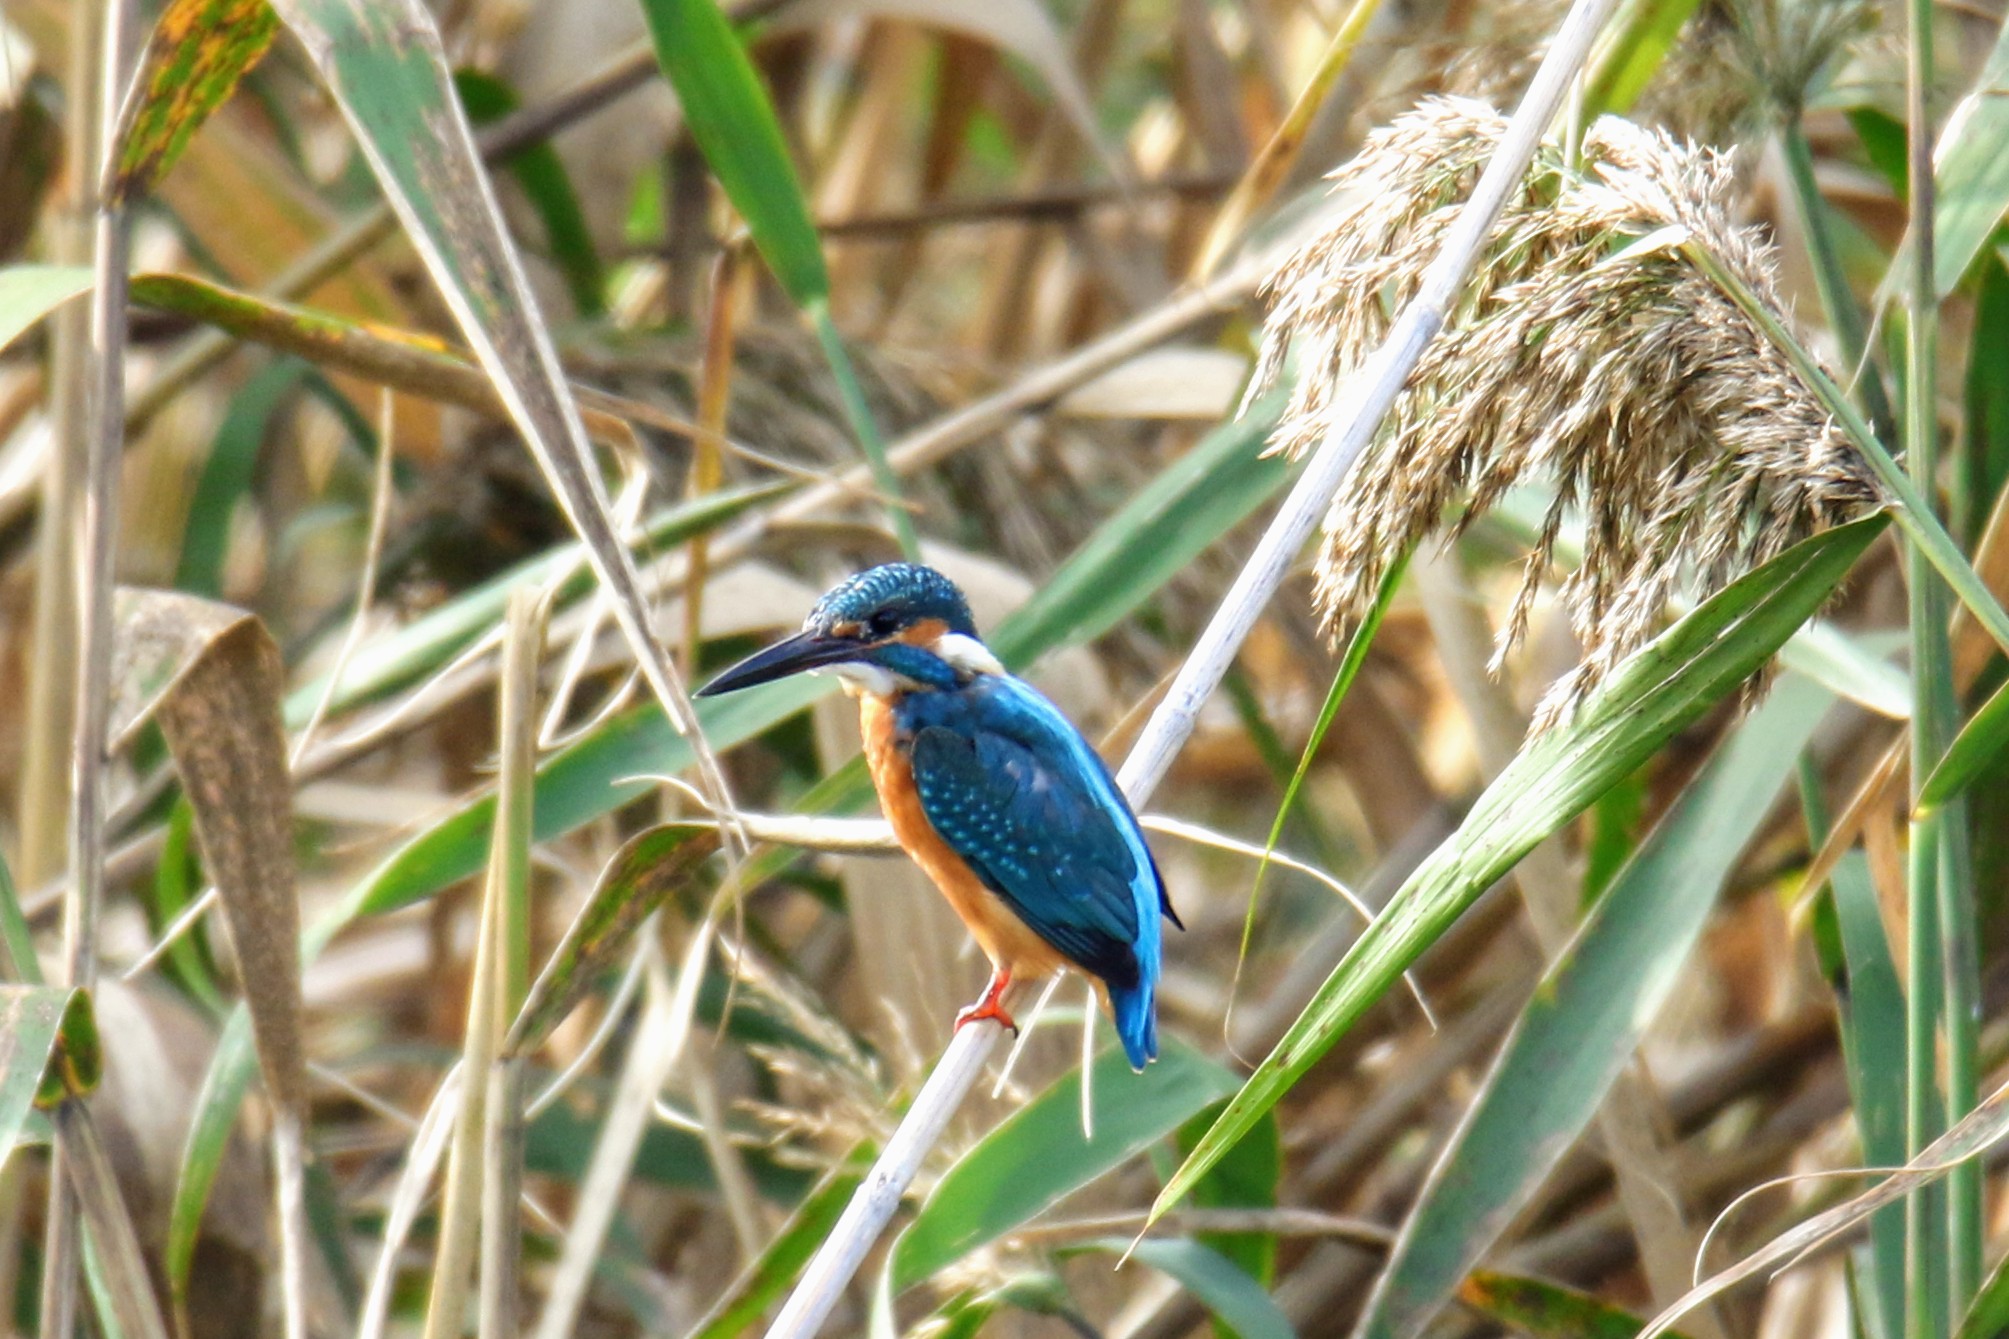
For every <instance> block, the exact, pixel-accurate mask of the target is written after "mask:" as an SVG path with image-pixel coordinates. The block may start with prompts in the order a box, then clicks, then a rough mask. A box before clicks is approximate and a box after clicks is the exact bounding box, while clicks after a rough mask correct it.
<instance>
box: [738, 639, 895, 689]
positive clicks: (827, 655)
mask: <svg viewBox="0 0 2009 1339" xmlns="http://www.w3.org/2000/svg"><path fill="white" fill-rule="evenodd" d="M860 649H861V648H860V645H859V643H857V642H855V641H852V640H850V639H849V638H845V637H831V636H827V635H825V634H823V633H817V632H798V633H796V634H795V635H794V636H793V637H790V638H788V639H787V640H786V641H779V642H776V643H775V644H774V645H773V646H770V647H768V648H767V649H766V650H765V651H756V652H755V653H754V654H752V655H750V656H748V657H747V658H746V659H745V660H742V661H740V662H739V663H738V664H737V665H734V666H733V667H732V668H731V669H729V670H727V671H726V672H725V673H723V674H721V675H719V676H718V677H717V678H716V679H713V680H712V681H711V682H710V683H708V684H706V685H705V686H704V687H702V688H700V689H698V696H699V697H716V696H717V695H718V694H720V693H732V692H737V691H738V690H740V689H742V688H751V687H753V686H754V685H755V684H760V683H773V682H774V681H775V680H776V679H786V678H787V677H788V676H789V675H791V674H800V673H802V671H804V670H813V669H818V668H820V667H822V666H824V665H835V664H837V663H838V662H839V661H844V660H856V659H857V658H858V653H859V650H860Z"/></svg>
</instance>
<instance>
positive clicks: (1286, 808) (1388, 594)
mask: <svg viewBox="0 0 2009 1339" xmlns="http://www.w3.org/2000/svg"><path fill="white" fill-rule="evenodd" d="M1408 570H1409V555H1408V554H1404V555H1403V556H1402V557H1400V558H1398V559H1396V560H1395V561H1394V562H1392V563H1390V564H1389V566H1388V574H1387V575H1386V576H1384V577H1383V578H1382V579H1381V590H1380V592H1379V593H1377V594H1376V595H1375V597H1374V607H1373V608H1372V609H1370V610H1368V611H1367V617H1366V618H1364V619H1362V620H1361V621H1360V626H1359V627H1357V628H1355V629H1354V630H1353V635H1352V636H1350V637H1349V638H1348V639H1347V642H1346V653H1345V654H1344V655H1342V656H1341V657H1340V661H1339V669H1338V670H1337V671H1335V672H1334V674H1333V676H1332V686H1331V687H1330V688H1328V689H1326V692H1325V703H1324V705H1323V706H1321V707H1320V708H1319V709H1318V719H1317V720H1316V721H1313V722H1312V727H1311V735H1310V737H1309V738H1307V739H1306V740H1305V742H1304V752H1303V753H1301V754H1299V755H1298V760H1297V768H1296V770H1295V771H1293V772H1292V773H1291V778H1290V782H1289V784H1287V785H1286V786H1285V787H1284V795H1283V799H1282V800H1280V801H1278V803H1277V815H1276V817H1275V818H1273V819H1271V820H1270V835H1269V836H1268V837H1267V838H1266V839H1265V840H1264V841H1263V858H1262V863H1260V864H1259V865H1257V866H1256V877H1255V879H1254V881H1253V882H1252V883H1250V885H1249V909H1248V911H1247V912H1246V913H1245V914H1244V915H1243V916H1242V942H1241V947H1240V948H1239V949H1238V950H1237V951H1236V953H1235V983H1236V986H1237V987H1239V985H1240V983H1241V978H1242V966H1243V964H1244V963H1246V962H1248V960H1249V945H1250V944H1251V943H1252V942H1253V941H1254V940H1255V934H1256V908H1257V906H1258V905H1260V903H1261V899H1262V893H1263V880H1264V878H1265V877H1267V876H1268V874H1269V872H1270V860H1271V858H1272V857H1273V856H1275V855H1276V851H1277V843H1278V842H1279V841H1282V840H1283V835H1284V824H1285V823H1287V822H1289V821H1290V816H1291V810H1292V809H1294V808H1295V807H1296V806H1297V797H1298V792H1300V791H1301V790H1303V789H1304V782H1305V778H1306V777H1307V776H1309V775H1311V765H1312V763H1313V762H1314V761H1316V760H1317V758H1318V751H1319V749H1320V748H1321V747H1323V746H1324V744H1325V735H1326V731H1328V730H1330V729H1331V728H1332V722H1333V718H1334V717H1336V716H1338V715H1339V704H1340V703H1342V702H1344V701H1345V700H1346V694H1347V692H1348V691H1349V690H1350V689H1351V688H1352V687H1353V681H1354V679H1355V678H1357V677H1358V676H1359V674H1360V667H1361V666H1362V665H1365V664H1366V663H1367V652H1368V649H1369V648H1370V647H1372V646H1373V644H1374V634H1375V633H1376V632H1378V631H1380V629H1381V620H1382V619H1383V618H1384V617H1385V616H1386V615H1387V613H1388V606H1389V603H1390V602H1391V601H1392V600H1393V599H1394V598H1395V588H1396V587H1397V586H1399V585H1401V584H1402V574H1403V573H1404V572H1406V571H1408ZM1238 994H1239V990H1238V989H1234V990H1230V992H1229V1009H1230V1010H1231V1011H1232V1010H1233V1008H1234V1000H1235V998H1236V997H1237V995H1238Z"/></svg>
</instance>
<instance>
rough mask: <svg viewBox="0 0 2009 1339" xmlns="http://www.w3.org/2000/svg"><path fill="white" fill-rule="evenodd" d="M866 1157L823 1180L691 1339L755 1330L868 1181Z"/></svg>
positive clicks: (718, 1338) (853, 1160)
mask: <svg viewBox="0 0 2009 1339" xmlns="http://www.w3.org/2000/svg"><path fill="white" fill-rule="evenodd" d="M865 1167H866V1159H865V1158H864V1157H863V1156H862V1154H860V1153H854V1154H853V1155H852V1156H851V1157H850V1158H848V1159H846V1160H845V1163H844V1165H843V1166H842V1167H840V1168H839V1169H838V1170H836V1171H834V1172H832V1173H831V1174H830V1175H828V1176H826V1177H824V1178H823V1181H822V1183H821V1184H819V1185H818V1186H817V1187H816V1189H815V1190H814V1191H812V1192H811V1193H810V1195H809V1197H808V1198H806V1199H804V1200H803V1201H802V1203H801V1204H800V1205H798V1206H796V1210H795V1212H794V1213H793V1214H791V1215H790V1216H789V1219H788V1222H787V1223H785V1224H784V1225H783V1226H782V1229H781V1231H779V1232H777V1233H775V1235H774V1240H773V1241H770V1242H769V1243H768V1244H767V1249H765V1250H763V1251H762V1252H761V1253H760V1258H759V1259H757V1260H755V1261H754V1262H753V1263H752V1264H750V1265H748V1266H747V1268H746V1272H744V1273H743V1274H741V1275H740V1276H739V1277H738V1278H737V1279H734V1280H733V1284H732V1286H731V1287H730V1288H728V1289H726V1292H725V1295H724V1296H723V1297H721V1298H719V1300H718V1301H716V1302H714V1303H712V1309H711V1311H710V1312H709V1313H708V1314H707V1315H706V1316H705V1318H704V1319H703V1320H701V1321H700V1322H698V1326H697V1328H696V1329H695V1330H693V1331H691V1339H733V1336H735V1335H740V1334H744V1333H745V1332H746V1331H747V1330H748V1329H750V1328H752V1327H753V1325H754V1324H756V1323H757V1322H758V1321H759V1320H760V1319H761V1317H762V1316H763V1315H765V1314H766V1312H767V1309H768V1308H769V1307H770V1306H772V1305H774V1302H775V1300H776V1299H777V1298H779V1297H780V1296H781V1294H782V1292H783V1291H784V1290H785V1289H786V1288H787V1287H788V1285H789V1284H791V1283H793V1282H794V1281H795V1277H796V1275H798V1274H800V1273H801V1272H802V1267H803V1266H804V1265H806V1264H808V1263H809V1257H810V1256H811V1255H814V1254H815V1253H816V1247H817V1245H818V1244H819V1243H821V1242H822V1240H823V1238H824V1236H825V1235H826V1234H827V1233H828V1232H829V1231H830V1229H831V1227H832V1225H833V1224H835V1223H836V1222H837V1218H838V1215H840V1214H842V1213H843V1212H844V1206H845V1204H846V1203H847V1202H849V1201H850V1199H851V1193H852V1192H853V1191H855V1190H856V1189H858V1185H859V1182H860V1181H862V1180H863V1179H864V1174H865Z"/></svg>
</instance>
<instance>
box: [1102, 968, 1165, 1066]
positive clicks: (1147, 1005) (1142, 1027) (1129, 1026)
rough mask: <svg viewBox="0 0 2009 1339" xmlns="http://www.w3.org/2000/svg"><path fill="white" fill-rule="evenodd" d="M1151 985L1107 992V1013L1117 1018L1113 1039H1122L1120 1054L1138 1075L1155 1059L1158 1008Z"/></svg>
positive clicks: (1142, 984)
mask: <svg viewBox="0 0 2009 1339" xmlns="http://www.w3.org/2000/svg"><path fill="white" fill-rule="evenodd" d="M1151 985H1152V983H1151V981H1150V979H1149V978H1148V977H1147V978H1146V979H1144V980H1142V981H1139V982H1138V983H1137V984H1136V985H1134V986H1132V987H1130V988H1129V989H1128V990H1114V989H1112V990H1111V991H1110V992H1109V1007H1110V1011H1111V1012H1112V1013H1114V1014H1115V1015H1116V1035H1117V1036H1119V1037H1121V1038H1123V1054H1125V1055H1127V1056H1129V1057H1130V1068H1132V1069H1134V1070H1136V1071H1137V1072H1138V1073H1140V1074H1141V1073H1143V1072H1144V1066H1145V1065H1146V1064H1147V1063H1148V1062H1150V1061H1152V1060H1156V1059H1157V1058H1158V1005H1157V1000H1156V999H1155V998H1154V992H1153V991H1152V988H1151Z"/></svg>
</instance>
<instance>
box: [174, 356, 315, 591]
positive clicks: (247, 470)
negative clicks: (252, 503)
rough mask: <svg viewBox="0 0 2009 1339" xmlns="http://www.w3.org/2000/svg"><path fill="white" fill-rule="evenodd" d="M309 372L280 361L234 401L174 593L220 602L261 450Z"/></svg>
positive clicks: (198, 487) (215, 444) (196, 506)
mask: <svg viewBox="0 0 2009 1339" xmlns="http://www.w3.org/2000/svg"><path fill="white" fill-rule="evenodd" d="M309 370H310V369H309V367H308V365H307V364H306V363H304V362H301V361H299V360H298V359H295V358H281V359H279V360H278V361H277V362H274V363H272V364H271V365H269V366H267V367H264V368H261V369H260V370H259V371H258V373H257V374H256V375H255V376H253V377H252V378H251V380H250V381H248V382H246V383H245V384H244V388H243V389H242V390H240V391H238V392H237V394H235V395H233V396H231V397H230V408H229V410H228V411H227V412H226V413H225V414H224V416H223V423H222V425H221V426H220V427H218V428H217V430H216V437H215V439H214V440H213V441H211V442H210V445H209V458H208V459H207V460H205V461H204V462H203V463H202V473H201V474H200V475H199V476H198V477H197V479H196V483H195V494H194V496H193V497H191V498H190V499H189V504H188V525H187V527H186V528H185V529H184V530H183V532H182V537H181V561H180V562H179V563H177V564H176V566H175V571H174V584H175V589H177V590H183V591H187V592H188V593H189V594H191V595H205V596H208V597H209V598H211V599H215V598H217V597H219V596H221V595H222V594H223V560H224V556H225V554H226V553H228V552H229V548H230V523H231V519H232V517H233V516H234V515H235V513H236V509H237V503H238V500H239V499H240V498H242V497H243V496H244V495H245V493H246V492H247V491H248V490H249V489H250V487H251V478H252V474H253V472H254V471H255V470H256V468H257V465H258V449H259V447H260V446H261V445H263V443H264V441H265V432H266V429H267V428H268V427H269V426H270V425H271V422H272V416H273V415H274V414H275V413H277V412H278V411H279V409H280V407H281V406H283V405H284V404H285V403H286V400H287V398H288V397H289V396H291V395H292V393H293V392H294V390H295V389H297V388H298V387H299V385H300V382H301V380H302V379H303V378H304V377H305V376H306V375H307V373H308V371H309Z"/></svg>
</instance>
